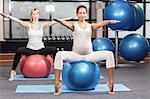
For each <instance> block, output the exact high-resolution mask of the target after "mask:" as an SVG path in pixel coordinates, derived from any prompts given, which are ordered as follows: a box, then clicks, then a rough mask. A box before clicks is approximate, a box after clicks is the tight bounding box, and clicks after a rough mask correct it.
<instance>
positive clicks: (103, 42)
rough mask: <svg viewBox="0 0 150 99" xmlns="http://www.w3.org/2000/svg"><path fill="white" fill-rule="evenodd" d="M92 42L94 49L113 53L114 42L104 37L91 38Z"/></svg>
mask: <svg viewBox="0 0 150 99" xmlns="http://www.w3.org/2000/svg"><path fill="white" fill-rule="evenodd" d="M92 44H93V50H94V51H102V50H108V51H112V52H113V53H115V45H114V43H113V42H112V41H111V40H110V39H108V38H106V37H102V38H97V39H95V40H93V43H92Z"/></svg>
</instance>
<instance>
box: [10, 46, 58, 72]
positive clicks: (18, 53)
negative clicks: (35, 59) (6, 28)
mask: <svg viewBox="0 0 150 99" xmlns="http://www.w3.org/2000/svg"><path fill="white" fill-rule="evenodd" d="M56 53H57V49H56V48H55V47H46V48H42V49H40V50H32V49H29V48H25V47H19V48H18V49H17V51H16V53H15V57H14V62H13V66H12V70H16V68H17V66H18V63H19V61H20V59H21V56H22V55H25V56H29V55H33V54H41V55H45V56H46V55H50V54H52V55H53V57H55V55H56Z"/></svg>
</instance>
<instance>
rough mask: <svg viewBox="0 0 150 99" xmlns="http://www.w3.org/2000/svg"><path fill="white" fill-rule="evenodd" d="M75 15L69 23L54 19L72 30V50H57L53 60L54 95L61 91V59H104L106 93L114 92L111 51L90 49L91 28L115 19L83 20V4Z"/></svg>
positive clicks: (93, 28)
mask: <svg viewBox="0 0 150 99" xmlns="http://www.w3.org/2000/svg"><path fill="white" fill-rule="evenodd" d="M76 15H77V16H78V22H76V23H74V24H73V23H69V22H67V21H65V20H61V19H54V20H55V21H57V22H59V23H61V24H62V25H64V26H66V27H68V28H69V29H70V30H72V31H73V48H72V51H59V52H57V53H56V57H55V61H54V69H55V93H54V95H60V94H61V91H60V88H61V79H60V77H61V72H62V69H63V61H69V62H73V61H82V60H85V61H91V62H98V61H101V60H106V68H107V70H108V77H109V81H108V88H109V89H108V93H109V94H114V92H113V85H114V67H115V63H114V55H113V53H112V52H111V51H95V52H93V50H92V42H91V36H92V30H96V29H98V28H100V27H102V26H105V25H107V24H115V23H117V22H119V21H117V20H105V21H102V22H100V23H94V24H89V23H87V22H86V21H85V18H86V16H87V8H86V7H85V6H83V5H80V6H78V7H77V10H76Z"/></svg>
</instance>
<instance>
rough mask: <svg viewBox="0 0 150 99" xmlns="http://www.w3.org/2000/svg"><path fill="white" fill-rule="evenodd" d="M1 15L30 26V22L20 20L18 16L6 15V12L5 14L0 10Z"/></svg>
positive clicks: (27, 26)
mask: <svg viewBox="0 0 150 99" xmlns="http://www.w3.org/2000/svg"><path fill="white" fill-rule="evenodd" d="M0 15H2V16H3V17H7V18H9V19H11V20H13V21H15V22H17V23H19V24H20V25H22V26H24V27H26V28H29V23H28V22H24V21H22V20H20V19H18V18H16V17H13V16H10V15H6V14H3V13H1V12H0Z"/></svg>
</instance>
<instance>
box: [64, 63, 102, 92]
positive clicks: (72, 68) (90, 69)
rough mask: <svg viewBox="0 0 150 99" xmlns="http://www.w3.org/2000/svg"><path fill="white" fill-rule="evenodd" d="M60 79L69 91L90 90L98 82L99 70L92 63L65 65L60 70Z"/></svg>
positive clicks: (96, 65)
mask: <svg viewBox="0 0 150 99" xmlns="http://www.w3.org/2000/svg"><path fill="white" fill-rule="evenodd" d="M62 79H63V82H64V84H65V85H66V86H67V87H68V88H69V89H71V90H91V89H94V88H95V87H96V85H97V84H98V83H99V81H100V68H99V66H98V64H96V63H92V62H85V61H77V62H72V63H66V64H64V68H63V70H62Z"/></svg>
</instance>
